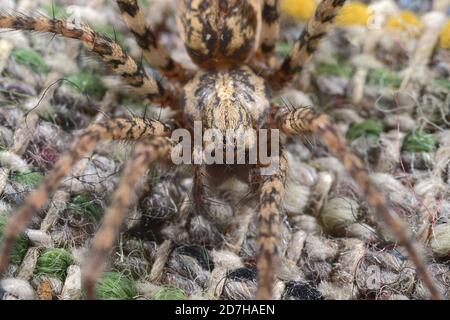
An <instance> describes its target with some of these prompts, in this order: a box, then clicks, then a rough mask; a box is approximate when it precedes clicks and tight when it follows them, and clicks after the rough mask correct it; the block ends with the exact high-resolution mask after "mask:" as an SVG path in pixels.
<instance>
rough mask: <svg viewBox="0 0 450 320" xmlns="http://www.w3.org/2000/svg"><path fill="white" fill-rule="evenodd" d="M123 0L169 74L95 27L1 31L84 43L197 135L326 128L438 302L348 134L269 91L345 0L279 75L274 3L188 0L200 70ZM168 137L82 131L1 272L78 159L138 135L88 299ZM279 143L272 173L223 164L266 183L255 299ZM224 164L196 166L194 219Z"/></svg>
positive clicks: (144, 124) (267, 248)
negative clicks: (176, 55) (188, 66)
mask: <svg viewBox="0 0 450 320" xmlns="http://www.w3.org/2000/svg"><path fill="white" fill-rule="evenodd" d="M116 2H117V4H118V6H119V9H120V10H121V13H122V16H123V18H124V20H125V22H126V23H127V25H128V27H129V28H130V30H131V31H132V33H133V34H134V36H135V38H136V40H137V42H138V44H139V45H140V46H141V48H142V50H143V56H144V58H145V60H146V61H147V63H148V64H149V65H150V66H151V67H153V68H155V69H157V71H159V73H161V74H162V75H163V77H159V76H158V77H157V76H156V72H153V71H152V72H150V73H147V72H146V70H145V69H144V68H141V67H140V66H139V65H138V64H137V63H136V62H135V61H134V59H133V58H131V57H130V56H129V55H127V54H126V53H125V52H124V51H123V49H122V48H121V47H120V46H119V45H118V44H116V43H115V42H114V41H112V40H111V39H108V38H107V37H105V36H102V35H100V34H98V33H97V32H95V31H93V30H92V29H91V28H89V27H88V26H87V25H79V24H75V23H73V22H68V21H63V20H58V19H49V18H42V17H39V18H34V17H29V16H25V15H21V16H14V15H8V14H4V13H0V28H9V29H20V30H33V31H41V32H50V33H53V34H57V35H61V36H64V37H68V38H74V39H79V40H80V41H82V42H83V44H84V45H85V46H86V47H87V49H88V50H90V51H92V52H93V53H96V54H97V55H98V56H99V57H100V59H101V60H103V61H104V62H105V63H106V64H107V65H108V66H109V67H110V68H111V70H112V71H113V72H114V73H116V74H117V75H119V76H120V77H121V79H122V80H123V81H124V82H125V83H126V84H128V85H129V87H130V88H131V89H132V90H133V91H134V92H135V93H136V94H139V95H142V96H143V97H145V98H147V99H149V100H151V101H152V102H154V103H157V104H159V105H161V106H162V107H167V106H169V107H172V108H173V109H175V110H177V111H178V114H179V115H181V117H177V121H175V122H176V123H179V125H180V127H181V128H183V129H188V130H192V128H193V127H194V122H196V121H198V122H200V123H201V124H202V125H203V127H204V129H218V130H219V131H222V132H223V131H227V130H229V129H240V128H242V129H262V128H268V129H279V130H280V131H282V132H283V133H285V134H287V135H292V136H295V135H304V134H311V133H312V134H316V135H318V136H319V137H320V138H321V139H322V140H323V142H324V143H325V144H326V145H327V146H328V148H329V150H330V151H331V152H332V153H334V155H335V156H336V157H337V158H338V159H340V160H341V161H342V163H343V165H344V167H345V168H346V169H347V170H348V172H349V173H350V174H351V175H352V177H353V178H354V179H355V181H356V182H357V183H358V185H359V186H360V188H361V189H362V191H363V192H364V194H365V195H366V198H367V201H368V203H369V204H370V205H372V206H373V207H374V208H375V209H376V211H377V213H378V214H379V216H380V217H381V218H382V219H383V220H384V221H385V222H386V223H387V225H388V226H389V227H390V228H391V230H392V231H393V233H394V235H395V236H396V237H397V239H398V241H399V242H400V243H401V244H402V245H404V246H405V248H406V249H407V251H408V253H409V255H410V258H411V260H412V261H413V262H414V263H415V264H416V266H417V271H418V274H419V275H420V276H421V278H422V279H423V281H424V283H425V284H426V285H427V287H428V288H429V289H430V291H431V293H432V295H433V297H435V298H438V297H439V296H440V294H439V292H438V291H437V289H436V286H435V285H434V282H433V280H432V278H431V277H430V275H429V274H428V272H427V269H426V267H425V264H424V262H423V261H422V259H421V257H420V255H419V254H418V252H417V250H416V249H415V247H414V245H413V243H412V242H411V240H410V239H409V236H408V234H407V232H406V229H405V227H404V226H403V224H402V222H401V221H400V220H399V218H398V217H397V215H396V214H395V213H394V212H392V211H391V210H390V209H389V208H388V204H387V203H386V200H385V198H384V197H383V196H382V195H381V193H380V192H379V191H378V189H377V188H376V187H375V186H374V185H373V184H372V182H371V180H370V178H369V175H368V173H367V171H366V170H365V169H364V166H363V163H362V162H361V161H360V160H359V159H358V158H357V157H356V156H355V155H353V154H352V153H350V151H349V150H348V148H347V146H346V143H345V140H344V139H343V138H342V137H341V136H340V135H339V134H338V131H337V130H336V129H335V128H334V126H333V124H332V123H331V121H330V120H329V119H328V118H327V117H326V116H325V115H322V114H319V113H316V112H315V111H314V110H313V109H311V108H306V107H298V108H297V109H296V110H293V111H292V110H287V109H285V108H282V107H278V106H276V105H273V104H271V103H270V98H271V94H272V93H273V92H275V91H277V90H279V89H280V88H283V87H284V86H285V85H286V84H287V83H288V82H289V81H290V80H291V79H292V78H293V76H294V75H295V74H296V73H298V72H300V71H301V70H302V67H303V66H304V64H305V63H306V62H307V61H308V59H309V57H310V56H311V55H312V54H313V52H314V51H315V49H316V48H317V46H318V44H319V40H320V39H321V38H322V37H324V36H325V35H326V32H327V31H328V28H329V26H330V25H331V23H332V21H333V19H334V17H335V16H336V14H337V13H338V11H339V9H340V8H341V7H342V5H343V4H344V2H345V1H344V0H323V1H322V2H321V4H320V5H319V6H318V7H317V9H316V13H315V14H314V16H313V17H312V18H311V20H310V21H309V22H308V24H307V25H306V27H305V30H304V31H303V32H302V34H301V35H300V37H299V39H298V40H297V41H296V43H295V44H294V45H293V47H292V50H291V52H290V54H289V55H288V56H287V58H286V59H285V60H284V62H282V63H281V64H280V65H279V67H278V68H275V69H274V70H270V66H271V64H272V63H266V62H268V61H271V60H273V58H274V57H273V56H274V48H275V43H276V41H277V38H278V31H279V22H278V17H279V9H280V5H279V1H278V0H246V1H244V0H230V1H223V0H193V1H190V0H180V1H179V6H178V10H179V12H178V15H179V26H180V28H181V35H182V37H183V39H184V42H185V45H186V48H187V51H188V53H189V55H190V56H191V58H192V60H193V61H194V62H195V63H196V64H197V65H198V66H199V70H197V71H196V72H195V74H194V75H192V73H191V72H187V71H186V70H185V69H184V67H183V66H182V65H180V64H179V63H177V62H175V61H174V60H173V59H172V58H171V56H170V54H169V53H168V51H167V50H166V49H165V48H164V47H163V46H162V45H161V44H160V43H159V42H158V37H157V35H155V34H154V33H153V32H152V30H151V29H150V27H149V26H148V25H147V24H146V22H145V19H144V15H143V13H142V11H141V10H140V8H139V5H138V2H137V0H117V1H116ZM256 57H257V59H256ZM256 60H257V61H256ZM266 64H267V65H266ZM263 69H264V72H262V70H263ZM179 88H182V89H179ZM170 134H171V130H169V128H168V126H166V125H164V124H163V123H161V122H160V121H158V120H148V119H147V120H145V121H144V119H140V118H132V119H115V120H114V119H113V120H108V121H106V122H103V123H95V124H92V125H91V126H89V127H88V128H87V129H85V131H84V132H83V133H82V134H81V135H80V136H79V138H78V139H77V141H75V142H74V144H73V145H72V146H71V147H70V149H69V151H68V152H67V153H66V154H65V155H63V156H62V157H61V158H60V159H59V160H58V162H57V163H56V165H55V167H54V169H53V170H52V171H51V172H49V173H48V175H47V177H46V179H45V181H44V182H43V184H42V185H40V186H39V187H38V189H37V190H35V191H33V192H32V193H31V195H30V196H29V197H28V199H27V200H26V202H25V204H24V205H23V206H22V207H21V208H19V209H18V211H17V212H16V214H15V215H14V216H12V217H11V219H10V221H9V223H8V225H7V227H6V229H5V235H4V243H3V247H2V251H1V252H0V273H2V272H3V271H4V270H5V268H6V266H7V264H8V257H9V254H10V252H11V248H12V245H13V243H14V240H15V238H16V237H17V236H18V235H19V234H20V233H21V232H22V231H23V230H24V228H25V227H26V225H27V221H28V220H29V219H30V218H31V216H32V215H33V214H34V213H35V212H36V211H37V210H39V209H41V208H42V207H43V206H44V204H45V203H46V201H47V200H48V199H49V197H51V195H52V194H53V193H54V192H55V191H56V189H57V188H58V186H59V185H60V184H61V181H62V179H63V178H64V177H65V176H66V175H67V174H69V172H70V170H71V168H72V167H73V166H74V165H75V164H76V163H77V161H78V160H80V158H81V157H82V156H84V155H86V154H87V153H89V152H92V151H93V150H94V148H95V145H96V144H97V143H98V142H100V141H102V140H106V139H112V140H127V141H135V142H137V144H136V147H135V152H134V153H133V155H132V156H131V158H130V160H129V162H128V163H127V164H126V166H125V168H124V172H123V175H122V179H121V181H120V182H119V184H118V186H117V190H116V192H115V193H114V195H113V197H112V200H111V204H110V207H109V208H108V209H107V211H106V213H105V217H104V222H103V224H102V227H101V228H100V230H99V231H98V233H97V235H96V237H95V238H94V240H93V243H92V249H91V255H90V257H89V259H88V260H87V263H86V266H85V269H84V273H83V283H84V285H85V287H86V289H87V294H88V297H90V298H92V297H93V294H94V290H93V289H94V285H95V282H96V279H97V278H98V276H99V275H100V273H101V272H102V270H103V268H104V264H105V260H106V257H107V255H108V254H109V252H110V250H111V248H112V246H113V245H114V242H115V239H116V236H117V234H118V233H119V230H120V226H121V224H122V222H123V220H124V219H125V217H126V214H127V211H128V208H129V207H130V205H131V202H132V199H133V193H134V192H135V190H136V187H137V185H138V183H139V181H140V180H141V178H142V176H143V175H145V173H146V171H147V169H148V165H149V164H150V163H153V162H157V161H163V162H170V161H171V160H172V159H171V157H170V155H171V152H172V151H173V150H174V146H175V141H173V140H171V139H169V138H168V137H169V136H170ZM252 143H255V141H247V144H248V146H250V144H252ZM280 149H281V152H280V153H279V155H277V156H276V158H277V160H278V167H277V169H276V170H275V172H273V173H272V174H270V175H264V174H262V169H263V168H262V167H261V166H259V165H258V164H254V165H249V166H244V167H243V168H244V170H243V171H242V170H236V171H234V172H233V171H227V172H232V173H235V174H238V175H239V177H240V178H242V179H244V180H246V181H247V182H249V181H251V182H256V183H257V186H258V187H259V188H255V189H254V192H255V194H256V195H259V197H258V199H259V200H258V207H257V212H258V224H259V226H258V228H259V232H258V239H257V244H258V247H259V252H258V256H257V258H256V260H257V262H256V265H257V269H258V283H259V284H258V293H257V296H256V297H257V298H259V299H268V298H270V297H271V295H272V287H273V283H274V280H275V276H276V275H275V269H276V266H277V262H278V260H277V246H278V238H279V233H280V228H279V225H280V213H281V212H282V210H283V205H282V203H283V196H284V188H285V182H286V172H287V167H288V163H287V160H286V159H285V157H284V155H283V152H282V148H281V147H280ZM221 168H223V167H221V166H220V165H213V166H210V167H207V166H205V165H196V166H193V176H194V179H193V180H194V185H193V190H192V199H193V204H194V209H198V210H194V214H201V209H202V207H203V201H204V197H203V196H202V195H203V193H204V192H205V185H206V184H207V183H208V182H207V181H206V179H207V177H206V176H205V175H204V172H205V171H208V170H209V171H212V172H214V173H213V174H212V178H216V179H219V180H220V178H221V177H224V176H226V174H224V172H225V171H224V169H221ZM215 184H216V183H214V184H213V185H215Z"/></svg>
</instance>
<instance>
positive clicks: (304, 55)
mask: <svg viewBox="0 0 450 320" xmlns="http://www.w3.org/2000/svg"><path fill="white" fill-rule="evenodd" d="M344 3H345V0H323V1H322V2H321V3H320V4H319V6H318V7H317V9H316V12H315V14H314V16H313V17H312V18H311V19H310V20H309V21H308V24H307V25H306V27H305V29H304V30H303V32H302V34H301V35H300V37H299V38H298V40H297V41H296V42H295V43H294V46H293V47H292V50H291V52H290V53H289V56H288V57H287V58H286V59H285V60H284V61H283V63H282V65H281V66H280V67H279V69H278V70H277V71H276V72H275V73H274V74H273V75H272V76H271V77H270V78H269V83H270V85H271V86H272V89H274V90H280V89H281V88H283V87H284V86H285V84H286V83H287V82H289V81H291V80H292V79H293V78H294V76H295V74H297V73H299V72H301V71H302V69H303V67H304V65H305V63H306V62H307V61H308V60H309V58H310V57H311V55H312V54H313V53H314V51H316V49H317V47H318V45H319V43H320V39H322V38H323V37H324V36H325V35H326V34H327V32H328V30H329V28H330V26H331V24H332V22H333V20H334V18H335V17H336V15H337V13H338V12H339V10H340V8H341V7H342V6H343V5H344Z"/></svg>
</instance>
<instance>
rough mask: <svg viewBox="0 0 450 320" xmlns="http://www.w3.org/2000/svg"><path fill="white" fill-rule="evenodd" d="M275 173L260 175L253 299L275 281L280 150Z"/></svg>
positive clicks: (282, 173)
mask: <svg viewBox="0 0 450 320" xmlns="http://www.w3.org/2000/svg"><path fill="white" fill-rule="evenodd" d="M278 163H279V169H278V171H277V173H275V174H273V175H271V176H267V177H263V178H262V179H263V181H262V183H261V196H260V204H259V207H258V212H259V216H258V224H259V228H258V245H259V253H258V257H257V262H256V265H257V268H258V283H259V285H260V288H261V290H259V291H258V293H257V295H256V299H258V300H259V299H267V298H270V297H271V296H272V291H271V288H272V285H273V283H274V281H275V268H276V266H277V265H278V242H279V237H280V214H281V212H282V211H283V198H284V188H285V184H286V174H287V170H288V163H287V160H286V158H285V156H284V154H283V153H281V156H280V157H279V161H278Z"/></svg>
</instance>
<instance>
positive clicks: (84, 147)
mask: <svg viewBox="0 0 450 320" xmlns="http://www.w3.org/2000/svg"><path fill="white" fill-rule="evenodd" d="M168 134H170V130H169V129H168V128H167V127H166V126H165V125H164V124H162V123H161V122H159V121H156V120H149V119H141V118H133V119H123V118H122V119H114V120H110V121H107V122H105V123H96V124H92V125H91V126H89V127H88V128H87V129H85V130H84V131H83V133H82V134H81V135H80V137H79V138H78V139H77V140H76V141H75V142H74V143H73V144H72V146H71V147H70V149H69V150H68V151H67V152H66V153H65V154H64V155H63V156H62V157H61V158H60V159H59V160H58V161H57V163H56V164H55V167H54V168H53V170H51V171H50V172H49V173H48V174H47V176H46V177H45V180H44V182H43V183H42V184H41V185H40V186H39V187H38V188H37V189H36V190H34V191H33V192H32V193H31V194H30V195H29V196H28V198H27V199H26V200H25V203H24V204H23V205H22V207H20V208H19V209H18V210H17V212H16V213H15V214H14V215H13V216H12V217H11V218H10V219H9V221H8V223H7V225H6V228H5V231H4V240H3V245H2V247H1V249H0V275H1V274H3V272H4V271H5V269H6V267H7V265H8V262H9V256H10V254H11V249H12V246H13V245H14V241H15V240H16V238H17V236H18V235H19V234H20V233H21V232H23V230H24V229H25V228H26V226H27V223H28V221H29V220H30V219H31V217H32V215H33V214H34V213H35V212H36V211H38V210H39V209H41V208H42V207H43V206H44V204H45V203H46V202H47V200H48V199H49V197H50V196H51V194H52V193H53V192H55V191H56V189H57V187H58V186H59V185H60V183H61V181H62V179H63V178H64V177H65V176H67V175H68V174H69V172H70V170H71V169H72V168H73V167H74V166H75V164H76V163H77V162H78V161H79V160H80V159H81V157H83V156H84V155H85V154H87V153H89V152H91V151H92V150H93V149H94V148H95V145H96V144H97V143H98V142H99V141H100V140H108V139H111V140H128V141H135V140H139V139H142V138H146V137H147V138H148V137H152V136H166V135H168Z"/></svg>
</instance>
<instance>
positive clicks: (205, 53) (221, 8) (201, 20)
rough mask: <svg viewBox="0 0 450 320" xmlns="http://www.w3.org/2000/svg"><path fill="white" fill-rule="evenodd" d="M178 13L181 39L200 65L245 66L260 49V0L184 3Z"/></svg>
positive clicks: (211, 0) (187, 0) (182, 0)
mask: <svg viewBox="0 0 450 320" xmlns="http://www.w3.org/2000/svg"><path fill="white" fill-rule="evenodd" d="M178 10H179V12H180V14H179V26H180V29H181V36H182V38H183V40H184V43H185V45H186V48H187V50H188V53H189V55H190V57H191V59H192V60H193V61H194V62H195V63H196V64H198V65H200V66H202V67H205V68H207V67H216V66H217V65H218V64H224V63H230V62H231V63H233V62H234V63H239V64H241V63H242V62H243V61H245V60H247V58H248V57H249V56H250V54H251V53H252V52H253V51H254V50H255V49H256V39H258V36H259V31H260V22H259V19H258V16H259V12H260V6H259V5H258V1H255V0H251V1H242V0H230V1H219V0H192V1H191V0H181V1H179V5H178Z"/></svg>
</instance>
